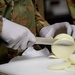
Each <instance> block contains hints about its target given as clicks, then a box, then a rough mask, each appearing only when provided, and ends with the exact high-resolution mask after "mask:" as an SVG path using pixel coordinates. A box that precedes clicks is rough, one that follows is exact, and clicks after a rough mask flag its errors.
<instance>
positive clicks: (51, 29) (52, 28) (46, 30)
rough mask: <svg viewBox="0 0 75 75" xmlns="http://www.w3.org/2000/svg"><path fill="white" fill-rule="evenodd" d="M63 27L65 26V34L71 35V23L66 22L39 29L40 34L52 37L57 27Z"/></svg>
mask: <svg viewBox="0 0 75 75" xmlns="http://www.w3.org/2000/svg"><path fill="white" fill-rule="evenodd" d="M63 27H65V28H66V30H67V34H69V35H71V33H72V27H71V25H70V24H69V23H68V22H62V23H55V24H53V25H49V26H47V27H43V28H42V29H41V30H40V36H42V37H50V38H53V37H54V35H55V32H57V30H58V29H60V28H63Z"/></svg>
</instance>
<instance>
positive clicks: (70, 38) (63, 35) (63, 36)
mask: <svg viewBox="0 0 75 75" xmlns="http://www.w3.org/2000/svg"><path fill="white" fill-rule="evenodd" d="M61 38H67V39H69V40H71V41H73V42H74V39H73V38H72V37H71V36H70V35H68V34H65V33H62V34H58V35H57V36H55V38H54V39H61Z"/></svg>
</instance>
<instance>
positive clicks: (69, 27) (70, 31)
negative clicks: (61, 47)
mask: <svg viewBox="0 0 75 75" xmlns="http://www.w3.org/2000/svg"><path fill="white" fill-rule="evenodd" d="M64 25H65V27H66V29H67V34H69V35H71V33H72V27H71V25H70V24H69V23H68V22H64Z"/></svg>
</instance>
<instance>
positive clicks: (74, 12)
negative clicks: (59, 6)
mask: <svg viewBox="0 0 75 75" xmlns="http://www.w3.org/2000/svg"><path fill="white" fill-rule="evenodd" d="M67 4H68V8H69V11H70V14H71V16H72V19H73V24H75V0H67Z"/></svg>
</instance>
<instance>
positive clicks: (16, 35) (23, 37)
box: [1, 18, 36, 50]
mask: <svg viewBox="0 0 75 75" xmlns="http://www.w3.org/2000/svg"><path fill="white" fill-rule="evenodd" d="M1 37H2V39H3V40H4V41H6V42H7V43H8V45H7V47H8V48H13V49H15V50H16V49H20V50H24V49H26V48H27V46H28V44H29V43H31V45H33V44H34V43H35V41H36V39H35V36H34V35H33V34H32V33H31V32H30V30H29V29H28V28H26V27H23V26H21V25H19V24H16V23H14V22H11V21H9V20H7V19H5V18H3V27H2V33H1Z"/></svg>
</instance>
